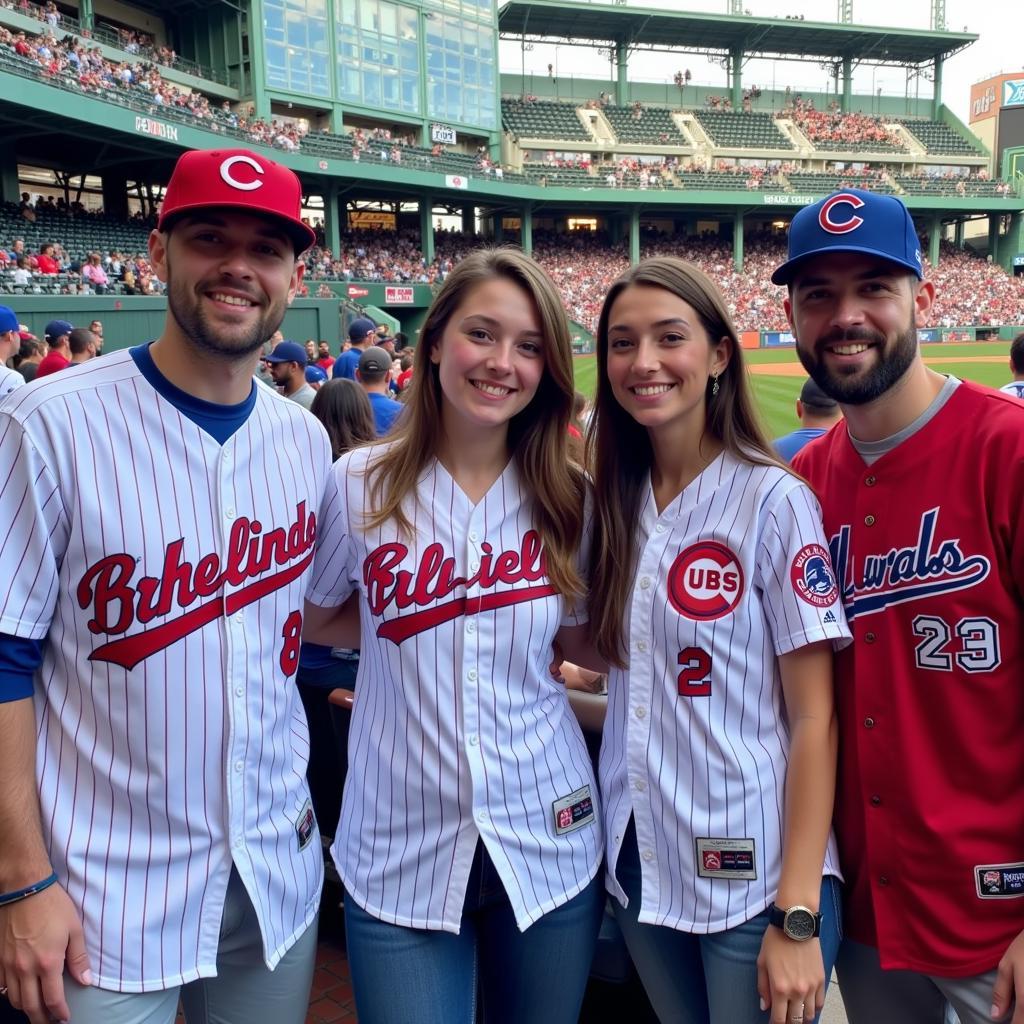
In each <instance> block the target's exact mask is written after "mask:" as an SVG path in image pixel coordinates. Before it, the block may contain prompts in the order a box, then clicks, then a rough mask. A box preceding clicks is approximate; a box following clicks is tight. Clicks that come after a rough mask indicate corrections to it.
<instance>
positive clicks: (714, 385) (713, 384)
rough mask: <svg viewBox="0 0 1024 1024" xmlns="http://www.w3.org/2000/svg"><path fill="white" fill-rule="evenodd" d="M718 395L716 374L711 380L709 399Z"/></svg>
mask: <svg viewBox="0 0 1024 1024" xmlns="http://www.w3.org/2000/svg"><path fill="white" fill-rule="evenodd" d="M717 394H718V374H717V373H716V374H715V375H714V376H713V377H712V378H711V397H712V398H714V397H715V395H717Z"/></svg>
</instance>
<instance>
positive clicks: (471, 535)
mask: <svg viewBox="0 0 1024 1024" xmlns="http://www.w3.org/2000/svg"><path fill="white" fill-rule="evenodd" d="M469 539H470V540H471V541H472V542H473V543H474V544H475V543H476V542H477V541H478V540H479V539H480V535H479V534H478V533H477V532H476V530H470V531H469Z"/></svg>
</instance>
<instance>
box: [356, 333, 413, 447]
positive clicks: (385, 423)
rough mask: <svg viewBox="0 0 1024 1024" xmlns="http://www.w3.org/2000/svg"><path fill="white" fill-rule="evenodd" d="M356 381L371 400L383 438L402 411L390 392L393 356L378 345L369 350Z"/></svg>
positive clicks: (357, 370)
mask: <svg viewBox="0 0 1024 1024" xmlns="http://www.w3.org/2000/svg"><path fill="white" fill-rule="evenodd" d="M356 380H357V381H358V382H359V385H360V386H361V387H362V389H363V390H364V391H365V392H366V397H367V398H369V400H370V405H371V407H372V408H373V421H374V423H375V424H376V426H377V436H378V437H383V436H384V435H385V434H386V433H387V432H388V431H389V430H390V429H391V427H392V425H393V424H394V422H395V420H396V419H397V418H398V414H399V413H400V412H401V411H402V406H401V404H400V403H399V402H396V401H395V400H394V399H393V398H392V397H391V395H390V391H389V384H390V381H391V356H389V355H388V354H387V352H385V351H384V349H382V348H378V347H377V346H376V345H373V346H371V347H370V348H368V349H367V350H366V351H365V352H363V353H362V355H360V357H359V366H358V368H357V369H356Z"/></svg>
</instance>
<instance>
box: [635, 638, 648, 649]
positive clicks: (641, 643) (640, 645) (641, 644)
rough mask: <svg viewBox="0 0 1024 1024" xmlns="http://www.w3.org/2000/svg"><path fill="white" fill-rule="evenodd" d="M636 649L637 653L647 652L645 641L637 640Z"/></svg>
mask: <svg viewBox="0 0 1024 1024" xmlns="http://www.w3.org/2000/svg"><path fill="white" fill-rule="evenodd" d="M636 649H637V650H638V651H646V650H647V641H646V640H637V642H636Z"/></svg>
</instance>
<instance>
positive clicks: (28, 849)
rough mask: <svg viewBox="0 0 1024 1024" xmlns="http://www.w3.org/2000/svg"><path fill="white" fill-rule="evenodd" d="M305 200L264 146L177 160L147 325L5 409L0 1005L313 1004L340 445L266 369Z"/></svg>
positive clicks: (291, 1020) (207, 1014)
mask: <svg viewBox="0 0 1024 1024" xmlns="http://www.w3.org/2000/svg"><path fill="white" fill-rule="evenodd" d="M301 194H302V191H301V186H300V184H299V181H298V179H297V178H296V177H295V175H294V174H293V173H292V172H291V171H289V170H288V169H287V168H285V167H282V166H280V165H279V164H277V163H275V162H274V161H272V160H270V159H268V158H267V157H265V156H263V155H260V154H256V153H250V152H247V151H244V150H217V151H212V152H190V153H186V154H185V155H183V156H182V157H181V159H180V160H179V161H178V164H177V167H176V168H175V170H174V173H173V175H172V177H171V180H170V182H169V184H168V186H167V192H166V197H165V200H164V205H163V210H162V213H161V216H160V220H159V223H158V227H157V228H156V230H154V231H153V232H152V234H151V235H150V239H149V254H150V260H151V262H152V265H153V267H154V269H155V271H156V273H157V275H158V276H159V277H160V278H161V279H162V280H163V281H165V282H166V283H167V295H168V310H167V315H166V319H165V322H164V326H163V330H162V332H161V334H160V336H159V338H158V339H157V340H156V341H154V342H152V343H149V344H142V345H139V346H137V347H135V348H132V349H125V350H122V351H119V352H114V353H111V354H108V355H107V356H105V357H104V358H103V359H102V360H91V361H90V362H88V363H85V364H83V365H81V366H72V367H70V368H68V369H66V370H63V371H62V372H61V373H59V374H54V375H53V376H51V377H49V378H46V379H44V380H42V381H40V382H39V383H38V384H36V385H35V386H33V387H31V388H20V389H18V390H17V391H14V392H12V393H11V394H10V395H9V396H7V398H6V399H5V400H4V402H3V404H2V408H0V465H3V467H4V478H5V483H6V484H7V486H5V487H2V488H0V521H2V522H3V523H4V524H5V529H4V530H3V531H0V576H2V578H3V579H5V580H8V581H9V583H8V584H7V587H8V591H7V592H6V596H5V599H4V600H5V602H6V603H5V605H4V607H5V609H6V612H5V613H4V614H3V616H2V618H0V736H3V737H5V739H4V741H3V742H2V743H0V835H2V836H3V842H2V843H0V996H2V995H6V996H7V998H8V999H9V1000H10V1001H11V1003H13V1004H14V1005H15V1006H16V1007H19V1008H21V1009H23V1010H25V1012H26V1013H27V1014H28V1016H29V1018H30V1019H31V1021H32V1022H33V1024H41V1022H43V1021H46V1020H51V1019H57V1020H69V1019H71V1020H74V1021H75V1022H76V1024H95V1022H101V1024H127V1022H128V1021H140V1020H145V1021H147V1024H172V1022H173V1020H174V1018H175V1015H176V1013H177V1008H178V1004H179V1000H180V1001H181V1003H182V1004H183V1005H184V1007H185V1012H186V1015H187V1016H188V1017H189V1019H196V1020H203V1019H208V1020H228V1021H258V1020H273V1021H274V1022H275V1024H302V1022H303V1021H304V1019H305V1014H306V1006H307V1003H308V999H309V991H310V984H311V981H312V974H313V964H314V957H315V953H316V920H317V912H318V908H319V898H320V890H321V885H322V882H323V852H322V847H321V843H320V838H319V835H318V832H317V825H316V820H315V817H314V814H313V810H312V804H311V802H310V797H309V790H308V787H307V784H306V781H305V777H306V761H307V751H308V736H307V729H306V720H305V716H304V714H303V711H302V707H301V705H300V703H299V696H298V691H297V689H296V688H295V686H294V678H293V677H294V675H295V671H296V669H297V667H298V653H299V641H300V636H301V630H302V613H301V609H302V606H303V597H304V595H305V591H306V589H307V585H308V577H309V572H310V567H311V564H312V558H313V546H314V543H315V540H316V533H317V529H316V528H317V525H318V524H317V521H316V517H317V515H318V512H319V508H320V503H321V498H322V496H323V491H324V487H325V485H326V480H327V476H328V473H329V472H330V467H331V452H330V444H329V442H328V439H327V434H326V431H325V430H324V428H323V427H322V426H321V424H320V422H319V421H318V420H317V419H316V418H315V417H313V416H309V415H307V413H306V412H305V411H304V410H303V409H301V408H300V407H299V406H298V405H297V404H296V403H294V402H290V401H288V400H287V399H286V398H283V397H282V396H280V395H278V394H276V393H275V392H274V391H273V390H272V389H270V388H266V387H261V386H260V385H258V384H257V383H256V382H255V381H254V380H253V374H254V372H255V370H256V366H257V363H258V360H259V356H260V351H261V348H262V345H263V343H264V342H265V341H266V340H267V339H268V338H269V337H270V336H271V335H272V334H273V333H274V332H275V331H276V330H277V329H278V327H279V326H280V325H281V322H282V320H283V318H284V313H285V309H286V308H287V306H288V304H289V303H290V302H291V300H292V298H293V297H294V295H295V292H296V289H297V287H298V285H299V283H300V281H301V278H302V270H303V266H302V263H301V261H300V254H301V252H302V251H303V250H304V249H306V248H307V247H308V246H309V245H310V244H311V243H312V241H313V233H312V231H311V230H310V229H309V228H308V227H306V225H304V224H303V223H302V221H301V219H300V209H301ZM22 392H27V393H29V397H28V399H27V400H25V399H23V398H20V397H19V396H20V395H21V393H22ZM83 425H91V427H93V428H98V429H86V430H84V431H83ZM83 438H84V439H85V441H83ZM286 448H287V449H289V450H292V449H294V450H299V451H301V452H302V453H303V457H302V458H301V459H300V460H298V461H297V462H295V464H294V465H292V464H290V463H289V464H288V471H287V472H282V467H283V465H284V464H283V463H282V461H281V457H280V452H281V451H282V450H284V449H286ZM97 523H102V524H103V526H102V529H98V528H97V525H96V524H97ZM69 709H73V713H68V711H69ZM37 723H46V724H45V725H43V726H37ZM37 764H45V765H47V766H48V767H47V771H45V772H40V773H39V774H38V776H37V773H36V770H35V766H36V765H37ZM86 780H88V781H86Z"/></svg>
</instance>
